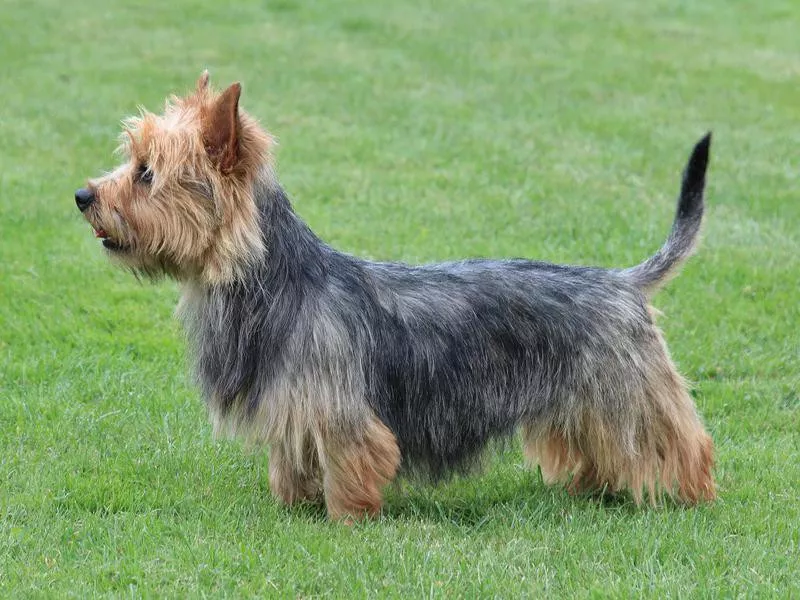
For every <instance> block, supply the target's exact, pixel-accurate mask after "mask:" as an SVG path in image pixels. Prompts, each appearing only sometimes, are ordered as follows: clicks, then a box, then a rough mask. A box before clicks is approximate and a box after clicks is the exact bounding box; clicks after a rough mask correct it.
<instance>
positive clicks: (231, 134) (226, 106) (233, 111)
mask: <svg viewBox="0 0 800 600" xmlns="http://www.w3.org/2000/svg"><path fill="white" fill-rule="evenodd" d="M201 79H202V78H201ZM241 93H242V86H241V84H239V83H234V84H233V85H232V86H230V87H229V88H228V89H227V90H225V91H224V92H222V94H221V95H220V97H219V98H217V99H216V100H215V101H214V103H213V104H212V105H211V107H210V108H209V109H208V113H207V114H206V117H205V122H204V123H203V142H204V143H205V145H206V152H208V155H209V156H210V157H211V160H213V161H214V162H215V163H217V165H218V167H219V170H220V171H221V172H222V173H225V174H227V173H230V172H231V171H232V170H233V168H234V167H235V166H236V163H237V162H238V161H239V96H240V95H241Z"/></svg>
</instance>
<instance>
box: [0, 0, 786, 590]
mask: <svg viewBox="0 0 800 600" xmlns="http://www.w3.org/2000/svg"><path fill="white" fill-rule="evenodd" d="M147 4H149V6H148V5H147ZM197 4H198V3H195V2H189V1H188V0H173V1H170V2H155V1H152V2H108V1H107V0H76V1H75V2H64V1H60V0H59V1H57V0H33V1H31V0H4V1H3V5H2V10H1V11H0V75H1V76H2V77H1V78H0V81H2V85H1V86H0V140H2V141H1V142H0V597H3V598H6V597H12V596H14V597H16V596H35V597H59V598H60V597H65V596H77V597H86V596H91V595H114V596H116V595H119V596H156V597H161V596H187V595H188V596H213V597H219V596H224V595H229V596H247V595H254V594H258V595H263V596H272V595H275V596H282V597H296V596H299V597H315V596H325V597H328V596H335V597H363V596H381V597H383V596H389V597H423V596H424V597H427V596H433V597H438V596H443V597H476V596H480V597H516V596H540V595H547V596H561V597H568V598H575V597H577V598H580V597H597V596H606V595H608V596H616V597H628V596H631V595H636V596H639V595H642V596H643V595H648V596H650V595H657V596H665V595H668V596H682V597H686V596H701V597H702V596H705V597H721V596H722V597H730V596H748V597H749V596H759V597H763V596H775V597H797V596H800V202H798V192H799V190H800V186H799V185H798V183H799V182H798V174H799V173H800V112H798V107H799V106H800V83H799V82H800V45H798V31H800V3H798V2H796V0H763V1H762V2H756V1H754V0H752V1H742V2H735V3H734V2H726V1H725V0H706V1H705V2H688V1H679V2H668V1H667V0H657V1H655V2H641V1H638V0H615V1H608V2H584V1H578V0H565V1H558V2H556V1H550V2H548V1H544V0H543V1H536V2H529V1H523V0H508V1H505V2H491V1H485V2H463V1H456V2H447V3H444V2H442V3H436V2H430V1H425V0H412V1H411V2H391V1H389V0H381V1H374V2H370V3H362V2H357V1H355V0H336V1H333V2H321V1H320V2H302V1H300V0H276V1H274V2H273V1H265V0H262V1H260V2H256V1H246V2H240V3H236V6H235V7H226V4H227V3H223V2H205V3H204V5H203V6H197ZM204 67H209V68H210V70H211V73H212V80H213V81H214V82H216V84H217V85H218V86H222V85H225V84H227V83H229V82H231V81H234V80H241V81H242V83H243V86H244V93H243V97H242V104H243V106H244V107H245V108H246V109H248V110H249V111H250V112H251V113H253V114H254V115H256V116H258V117H259V118H260V119H261V120H262V122H263V123H264V124H265V125H266V126H267V127H268V128H269V129H270V130H271V131H272V132H274V133H275V134H276V135H277V136H278V138H279V140H280V149H279V155H278V160H279V172H280V176H281V180H282V181H283V183H284V185H285V186H286V188H287V190H288V191H289V192H290V194H291V195H292V196H293V198H294V200H295V205H296V207H297V210H298V212H299V213H300V214H301V215H302V216H303V217H304V218H305V219H306V220H307V221H308V222H309V223H310V224H311V226H312V227H313V228H314V229H315V230H316V231H317V232H318V233H319V234H320V235H321V236H322V237H323V238H324V239H326V240H327V241H329V242H331V243H332V244H334V245H335V246H337V247H339V248H341V249H344V250H347V251H350V252H353V253H356V254H360V255H364V256H369V257H372V258H380V259H396V260H404V261H410V262H426V261H434V260H443V259H452V258H457V257H464V256H495V257H509V256H524V257H532V258H539V259H546V260H550V261H557V262H570V263H583V264H601V265H609V266H610V265H614V266H625V265H631V264H635V263H637V262H639V261H640V260H641V259H643V258H645V257H646V256H648V255H649V254H651V253H652V252H653V251H655V250H656V248H657V247H658V246H659V245H660V244H661V243H662V241H663V240H664V239H665V236H666V234H667V231H668V229H669V225H670V223H671V219H672V215H673V210H674V198H675V196H676V193H677V189H678V181H679V172H680V169H681V168H682V166H683V163H684V160H685V158H686V156H687V154H688V152H689V150H690V149H691V146H692V144H693V143H694V142H695V141H696V139H698V138H699V137H700V136H701V135H702V134H703V133H704V132H705V131H706V130H707V129H713V131H714V133H715V139H714V146H713V148H712V153H713V158H712V166H711V170H710V175H709V182H710V187H709V195H708V205H709V209H708V212H707V221H706V228H705V234H704V241H703V244H702V246H701V249H700V251H699V253H698V255H697V256H696V257H695V258H694V259H693V260H692V261H691V262H690V263H689V265H688V266H687V267H686V268H685V269H684V272H683V274H682V275H681V276H680V277H679V278H678V279H677V280H675V281H674V282H673V283H672V284H671V285H670V286H669V287H668V288H667V289H666V290H664V291H663V292H662V293H661V294H659V295H658V296H657V297H656V299H655V304H656V306H657V307H658V308H659V309H660V310H662V311H663V312H664V313H665V316H664V317H663V318H662V319H661V325H662V326H663V328H664V330H665V332H666V337H667V339H668V340H669V342H670V347H671V350H672V353H673V356H674V358H675V360H676V361H677V363H678V364H679V366H680V368H681V370H682V371H683V372H684V374H685V375H686V376H687V377H688V378H689V379H690V380H691V381H692V384H693V394H694V396H695V398H696V401H697V403H698V406H699V409H700V411H701V412H702V414H703V415H704V417H705V420H706V422H707V425H708V428H709V430H710V431H711V433H712V435H713V437H714V439H715V442H716V445H717V460H718V467H717V471H716V473H717V479H718V483H719V493H720V499H719V501H718V502H716V503H715V504H713V505H709V506H703V507H700V508H698V509H695V510H685V509H682V508H680V507H677V506H674V505H669V504H668V505H667V506H664V507H662V508H659V509H656V510H653V509H650V508H644V509H636V508H635V507H633V506H632V505H631V504H630V503H627V502H618V503H602V502H598V501H597V500H590V499H585V498H571V497H569V496H567V494H566V493H565V492H564V491H562V490H559V489H550V488H546V487H545V486H544V485H543V484H542V481H541V477H540V476H539V474H538V473H537V472H536V471H531V470H528V469H526V468H524V467H523V466H522V458H521V452H520V451H519V448H518V446H517V445H512V446H511V447H509V449H508V450H506V451H505V452H504V453H502V454H501V455H499V456H495V457H494V458H493V459H492V460H490V461H489V462H490V464H489V466H490V468H489V469H488V470H487V471H486V472H485V474H484V475H482V476H479V477H476V478H472V479H466V480H462V479H458V480H454V481H452V482H450V483H448V484H446V485H443V486H440V487H437V488H431V487H424V486H417V485H409V484H404V485H403V486H402V488H401V489H392V490H389V491H388V493H387V504H386V508H385V511H384V514H383V516H382V517H381V518H380V519H378V520H377V521H374V522H369V523H364V524H359V525H357V526H355V527H352V528H350V527H345V526H342V525H337V524H331V523H328V522H327V521H326V520H325V519H324V515H323V514H322V513H321V512H319V511H317V510H314V509H311V508H307V507H306V508H297V509H291V510H289V509H285V508H283V507H280V506H279V505H277V504H276V502H275V501H274V500H272V498H271V497H270V495H269V489H268V484H267V469H266V459H265V456H264V455H263V454H247V453H245V452H243V449H242V448H241V446H240V444H238V443H237V442H235V441H214V440H213V439H212V436H211V430H210V426H209V425H208V424H207V421H206V416H205V412H204V407H203V403H202V400H201V398H200V397H199V395H198V392H197V390H196V389H195V388H194V387H193V386H192V384H191V381H190V378H189V377H188V366H187V365H186V361H185V349H184V344H183V340H182V334H181V331H180V329H179V327H178V325H177V324H176V323H175V322H174V320H173V319H172V311H173V308H174V305H175V303H176V300H177V298H178V288H177V286H176V285H175V284H172V283H164V284H159V285H156V286H153V285H151V284H149V283H145V284H140V283H138V282H137V281H136V280H135V279H134V278H132V277H131V276H130V275H129V274H127V273H125V272H123V271H120V270H116V269H114V268H113V267H112V266H111V265H110V264H109V263H108V262H107V261H106V259H105V258H104V257H103V255H102V252H101V251H100V249H99V246H98V243H97V241H96V240H94V239H93V237H92V235H91V230H90V228H89V226H88V225H87V224H86V223H85V222H84V221H83V220H82V219H81V218H80V216H79V214H78V211H77V210H76V208H75V205H74V201H73V197H72V195H73V191H74V189H75V188H77V187H79V186H80V185H81V184H82V182H83V180H84V179H85V178H86V177H88V176H90V175H95V174H98V173H99V172H100V171H101V170H102V169H105V168H110V167H112V166H113V165H114V164H115V160H116V159H115V158H114V157H113V156H112V150H113V149H114V147H115V146H116V136H117V134H118V131H119V120H120V119H121V118H122V117H123V116H125V115H127V114H130V113H132V112H135V110H136V107H137V105H139V104H143V105H145V106H147V107H149V108H151V109H155V110H158V109H159V107H160V105H161V103H162V101H163V98H164V97H165V96H166V95H167V94H168V93H170V92H175V91H186V90H188V89H190V88H191V87H192V86H193V84H194V80H195V78H196V77H197V75H198V74H199V72H200V71H201V69H202V68H204Z"/></svg>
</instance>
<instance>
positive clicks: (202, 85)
mask: <svg viewBox="0 0 800 600" xmlns="http://www.w3.org/2000/svg"><path fill="white" fill-rule="evenodd" d="M207 89H208V69H205V70H204V71H203V72H202V73H200V79H198V80H197V91H198V92H205V91H206V90H207Z"/></svg>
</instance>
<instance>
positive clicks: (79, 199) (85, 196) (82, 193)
mask: <svg viewBox="0 0 800 600" xmlns="http://www.w3.org/2000/svg"><path fill="white" fill-rule="evenodd" d="M92 202H94V193H93V192H92V191H91V190H87V189H86V188H81V189H79V190H78V191H77V192H75V204H77V205H78V208H79V209H80V211H81V212H83V211H85V210H86V209H87V208H89V206H90V205H91V204H92Z"/></svg>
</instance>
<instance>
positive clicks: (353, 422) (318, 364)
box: [75, 72, 716, 520]
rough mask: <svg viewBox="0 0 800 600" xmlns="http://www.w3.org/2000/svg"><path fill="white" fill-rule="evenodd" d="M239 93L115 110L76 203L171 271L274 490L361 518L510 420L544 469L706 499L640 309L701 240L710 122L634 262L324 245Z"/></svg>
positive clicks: (101, 232)
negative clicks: (105, 146) (112, 141)
mask: <svg viewBox="0 0 800 600" xmlns="http://www.w3.org/2000/svg"><path fill="white" fill-rule="evenodd" d="M240 96H241V85H240V84H238V83H235V84H233V85H231V86H229V87H228V88H227V89H225V90H224V91H222V92H217V91H215V90H214V89H213V88H212V87H211V86H210V85H209V78H208V73H207V72H205V73H203V75H202V76H201V77H200V79H199V80H198V82H197V86H196V89H195V90H194V91H193V92H192V93H191V94H189V95H187V96H185V97H176V96H172V97H171V98H170V99H168V100H167V103H166V106H165V110H164V113H163V114H161V115H155V114H152V113H148V112H144V111H143V112H142V113H141V114H140V115H139V116H137V117H132V118H129V119H127V120H126V121H125V122H124V133H123V135H122V145H121V152H122V154H123V155H124V161H123V163H122V164H121V165H120V166H119V167H117V168H116V169H115V170H114V171H112V172H110V173H108V174H106V175H104V176H102V177H99V178H96V179H90V180H89V181H88V183H87V184H86V187H84V188H81V189H79V190H78V191H77V192H76V194H75V201H76V204H77V206H78V208H79V209H80V211H81V213H82V214H83V216H84V217H85V218H86V220H87V221H88V222H89V223H90V224H91V225H92V227H93V228H94V230H95V235H96V236H97V237H98V238H100V239H101V241H102V245H103V247H104V248H105V251H106V252H107V254H108V255H109V256H110V257H111V259H112V260H113V261H115V262H117V263H119V264H121V265H123V266H125V267H127V268H129V269H131V270H133V271H134V272H135V273H136V274H137V275H143V276H145V277H149V278H153V279H158V278H159V277H162V276H167V277H171V278H174V279H175V280H177V281H178V282H179V283H180V286H181V290H182V294H181V300H180V302H179V305H178V309H177V314H178V315H179V318H180V319H181V320H182V321H183V323H184V324H185V327H186V330H187V333H188V338H189V342H190V346H191V348H192V351H193V357H194V363H195V366H196V374H197V379H198V381H199V386H200V388H201V389H202V392H203V395H204V396H205V400H206V403H207V406H208V410H209V414H210V418H211V420H212V422H213V424H214V430H215V432H216V433H217V434H226V435H236V436H239V437H241V438H244V439H245V440H247V441H249V442H253V443H256V444H259V445H267V446H268V447H269V481H270V488H271V490H272V492H273V493H274V494H275V496H277V498H278V499H280V500H281V501H283V502H284V503H286V504H293V503H295V502H299V501H311V502H321V501H324V503H325V506H326V508H327V512H328V515H329V517H330V518H331V519H348V520H350V519H358V518H361V517H364V516H372V515H376V514H378V513H379V512H380V510H381V507H382V502H383V496H382V489H383V487H384V486H385V485H386V484H388V483H389V482H391V481H393V480H395V478H396V477H398V476H400V475H415V476H422V477H427V478H430V479H432V480H434V481H435V480H439V479H441V478H443V477H446V476H448V475H450V474H453V473H466V472H469V471H470V470H471V469H472V467H473V466H474V465H475V464H476V461H477V460H478V459H479V457H480V456H481V454H482V450H483V449H484V448H485V447H486V446H487V444H488V443H489V442H490V441H492V440H496V439H502V438H507V437H509V436H512V435H514V434H515V432H517V431H518V430H521V434H522V435H521V436H522V442H523V445H524V452H525V455H526V457H527V459H528V460H529V461H530V462H531V463H532V464H534V465H536V464H538V465H539V466H540V468H541V472H542V475H543V479H544V481H545V482H546V483H548V484H556V483H559V484H563V485H565V486H566V487H567V488H568V489H569V490H570V491H573V492H592V491H600V492H605V493H618V492H623V491H625V490H628V491H629V493H630V494H631V496H632V498H633V500H634V501H635V502H636V503H637V504H640V503H641V502H642V501H643V500H644V498H645V496H647V498H648V499H649V500H650V501H651V502H652V503H657V501H658V500H659V499H660V498H662V497H663V496H669V497H672V498H674V499H676V501H678V502H681V503H685V504H689V505H692V504H696V503H698V502H700V501H707V500H712V499H714V497H715V495H716V487H715V484H714V480H713V476H712V470H713V463H714V459H713V443H712V440H711V438H710V437H709V435H708V434H707V433H706V431H705V429H704V426H703V424H702V422H701V419H700V418H699V416H698V414H697V411H696V408H695V406H694V403H693V401H692V399H691V398H690V396H689V394H688V393H687V388H686V385H685V383H684V381H683V379H682V378H681V376H680V375H679V374H678V372H677V371H676V369H675V366H674V365H673V363H672V361H671V359H670V356H669V353H668V351H667V347H666V345H665V342H664V340H663V338H662V335H661V333H660V331H659V329H658V328H657V327H656V325H655V324H654V320H653V309H652V308H651V307H650V305H649V300H650V298H651V297H652V295H653V294H654V293H655V292H656V290H657V289H658V288H659V286H661V285H662V284H663V283H664V282H665V281H667V279H669V278H670V277H671V276H673V275H674V274H675V273H676V271H677V270H678V267H679V266H680V264H681V263H682V262H683V261H685V260H686V259H687V258H688V257H689V256H690V254H691V253H692V252H693V249H694V247H695V245H696V241H697V237H698V233H699V230H700V226H701V221H702V215H703V204H704V201H703V194H704V187H705V175H706V169H707V164H708V158H709V148H710V143H711V134H710V133H709V134H707V135H706V136H705V137H703V138H702V139H701V140H700V141H699V142H698V143H697V144H696V146H695V147H694V150H693V151H692V153H691V156H690V158H689V161H688V164H687V165H686V168H685V170H684V172H683V180H682V185H681V189H680V196H679V198H678V204H677V213H676V215H675V219H674V222H673V225H672V230H671V232H670V234H669V237H668V239H667V241H666V243H665V244H664V246H663V247H662V248H661V249H660V250H659V251H658V252H657V253H656V254H655V255H654V256H652V257H651V258H648V259H647V260H645V261H644V262H643V263H641V264H639V265H637V266H634V267H631V268H621V269H604V268H594V267H583V266H561V265H554V264H548V263H544V262H536V261H530V260H522V259H514V260H485V259H469V260H462V261H458V262H449V263H442V264H431V265H424V266H410V265H406V264H400V263H388V262H371V261H367V260H362V259H360V258H357V257H354V256H350V255H348V254H345V253H342V252H339V251H337V250H335V249H333V248H331V247H330V246H328V245H327V244H325V243H324V242H323V241H321V240H320V238H318V237H317V236H316V235H315V234H314V233H313V232H312V231H311V230H310V229H309V228H308V227H307V226H306V224H305V223H304V222H303V221H302V220H301V219H300V217H299V216H298V215H297V214H296V213H295V212H294V210H293V209H292V205H291V204H290V201H289V199H288V198H287V196H286V194H285V192H284V190H283V189H282V188H281V186H280V184H279V183H278V180H277V178H276V175H275V170H274V165H273V158H272V154H273V147H274V142H273V139H272V137H271V136H270V135H269V134H268V133H267V132H266V131H265V130H263V129H262V128H261V127H260V125H259V124H258V123H257V121H256V120H255V119H254V118H253V117H251V116H250V115H249V114H248V113H246V112H245V111H244V110H242V109H241V108H240V107H239V101H240Z"/></svg>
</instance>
